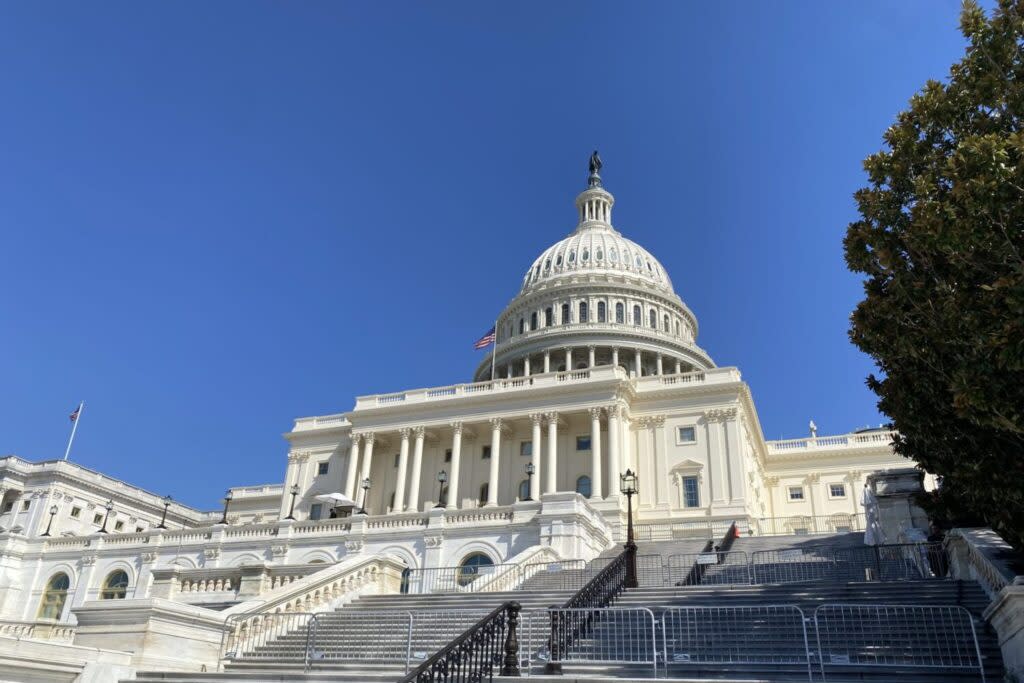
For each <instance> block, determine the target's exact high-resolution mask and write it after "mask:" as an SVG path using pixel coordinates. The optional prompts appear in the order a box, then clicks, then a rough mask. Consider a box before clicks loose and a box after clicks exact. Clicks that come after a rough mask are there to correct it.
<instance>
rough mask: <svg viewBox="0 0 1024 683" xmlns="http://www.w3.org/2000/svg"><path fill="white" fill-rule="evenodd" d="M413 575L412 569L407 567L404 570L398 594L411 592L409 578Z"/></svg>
mask: <svg viewBox="0 0 1024 683" xmlns="http://www.w3.org/2000/svg"><path fill="white" fill-rule="evenodd" d="M411 575H412V569H411V568H410V567H406V568H405V569H403V570H402V583H401V585H400V586H399V587H398V592H399V593H408V592H409V576H411Z"/></svg>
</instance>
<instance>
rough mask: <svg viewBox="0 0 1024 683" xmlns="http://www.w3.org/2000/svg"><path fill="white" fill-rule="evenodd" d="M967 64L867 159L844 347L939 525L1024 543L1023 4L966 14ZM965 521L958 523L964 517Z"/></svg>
mask: <svg viewBox="0 0 1024 683" xmlns="http://www.w3.org/2000/svg"><path fill="white" fill-rule="evenodd" d="M960 27H961V30H962V32H963V34H964V36H965V37H966V38H967V41H968V47H967V50H966V54H965V56H964V58H963V59H962V60H961V61H960V62H958V63H956V64H954V65H953V67H952V68H951V70H950V74H949V78H948V80H947V81H946V82H944V83H940V82H936V81H929V82H928V83H927V84H926V85H925V86H924V88H923V89H922V90H921V91H920V92H919V93H917V94H916V95H914V97H913V98H912V99H911V100H910V106H909V108H908V109H907V110H906V111H904V112H902V113H900V114H899V116H898V117H897V120H896V123H895V124H894V125H893V126H891V127H890V128H889V129H888V130H887V131H886V132H885V134H884V141H885V149H884V150H883V151H881V152H878V153H877V154H873V155H871V156H870V157H868V158H867V159H866V160H865V162H864V168H865V170H866V171H867V175H868V180H869V185H868V187H865V188H863V189H861V190H859V191H858V192H857V193H856V194H855V198H856V201H857V205H858V209H859V212H860V216H861V218H860V220H857V221H855V222H853V223H851V224H850V226H849V228H848V229H847V234H846V238H845V241H844V246H845V251H846V262H847V265H848V266H849V268H850V269H851V270H852V271H855V272H858V273H863V274H865V275H866V280H865V283H864V291H865V294H866V296H865V298H864V300H863V301H862V302H861V303H860V304H859V305H858V306H857V308H856V310H855V312H854V314H853V316H852V326H851V331H850V337H851V339H852V340H853V342H854V343H855V344H856V345H857V346H858V347H860V348H861V349H862V350H863V351H865V352H866V353H868V354H870V355H871V356H872V357H873V358H874V360H875V361H876V363H877V365H878V369H879V371H880V372H879V374H878V375H872V376H870V377H869V378H868V380H867V382H868V386H869V387H870V388H871V389H872V390H873V391H875V393H877V394H878V396H879V397H880V400H879V404H878V405H879V408H880V409H881V410H882V411H883V412H884V413H886V414H887V415H889V417H890V418H891V419H892V422H893V426H894V427H895V429H896V430H897V431H898V432H899V434H900V436H899V437H898V440H897V442H896V444H895V448H896V451H897V452H898V453H900V454H902V455H905V456H907V457H909V458H912V459H913V460H915V461H916V462H917V463H918V464H919V465H920V466H921V467H922V468H924V469H925V470H927V471H929V472H932V473H934V474H936V475H939V476H940V477H941V478H942V486H941V488H940V492H939V493H938V494H937V495H935V496H934V497H932V499H931V500H926V501H925V504H926V506H930V507H931V508H932V512H934V513H936V514H940V515H941V514H946V515H952V516H953V517H958V518H959V520H958V521H961V522H963V521H968V522H970V521H973V520H978V521H984V522H985V523H987V524H989V525H991V526H992V527H993V528H995V529H996V530H997V531H999V532H1000V533H1001V534H1002V535H1003V536H1004V538H1006V539H1007V540H1009V541H1010V542H1011V543H1013V544H1014V545H1016V546H1017V547H1019V548H1020V547H1024V261H1022V252H1024V163H1022V162H1024V131H1022V115H1024V0H1000V2H999V5H998V7H997V8H996V9H995V10H994V11H993V12H992V14H991V15H986V14H985V12H984V11H982V10H981V9H980V8H979V7H978V5H977V4H976V3H975V2H973V1H972V0H968V2H965V3H964V8H963V12H962V15H961V19H960ZM965 518H967V519H965Z"/></svg>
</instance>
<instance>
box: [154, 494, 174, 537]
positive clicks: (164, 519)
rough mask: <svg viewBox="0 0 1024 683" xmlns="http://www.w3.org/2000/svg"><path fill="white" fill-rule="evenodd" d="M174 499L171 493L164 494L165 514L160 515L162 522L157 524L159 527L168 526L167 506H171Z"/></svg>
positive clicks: (164, 527)
mask: <svg viewBox="0 0 1024 683" xmlns="http://www.w3.org/2000/svg"><path fill="white" fill-rule="evenodd" d="M173 500H174V499H173V498H171V496H170V495H166V496H164V514H163V515H161V516H160V523H159V524H157V525H156V528H157V529H166V528H167V508H169V507H171V501H173Z"/></svg>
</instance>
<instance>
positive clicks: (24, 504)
mask: <svg viewBox="0 0 1024 683" xmlns="http://www.w3.org/2000/svg"><path fill="white" fill-rule="evenodd" d="M31 502H32V501H30V500H23V501H22V502H21V509H22V510H28V506H29V504H30V503H31Z"/></svg>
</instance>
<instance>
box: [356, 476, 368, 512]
mask: <svg viewBox="0 0 1024 683" xmlns="http://www.w3.org/2000/svg"><path fill="white" fill-rule="evenodd" d="M370 484H371V482H370V478H369V477H367V478H366V479H363V483H362V484H360V488H361V489H363V503H362V505H360V506H359V511H358V512H356V514H357V515H365V514H367V512H366V497H367V496H369V495H370Z"/></svg>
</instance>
